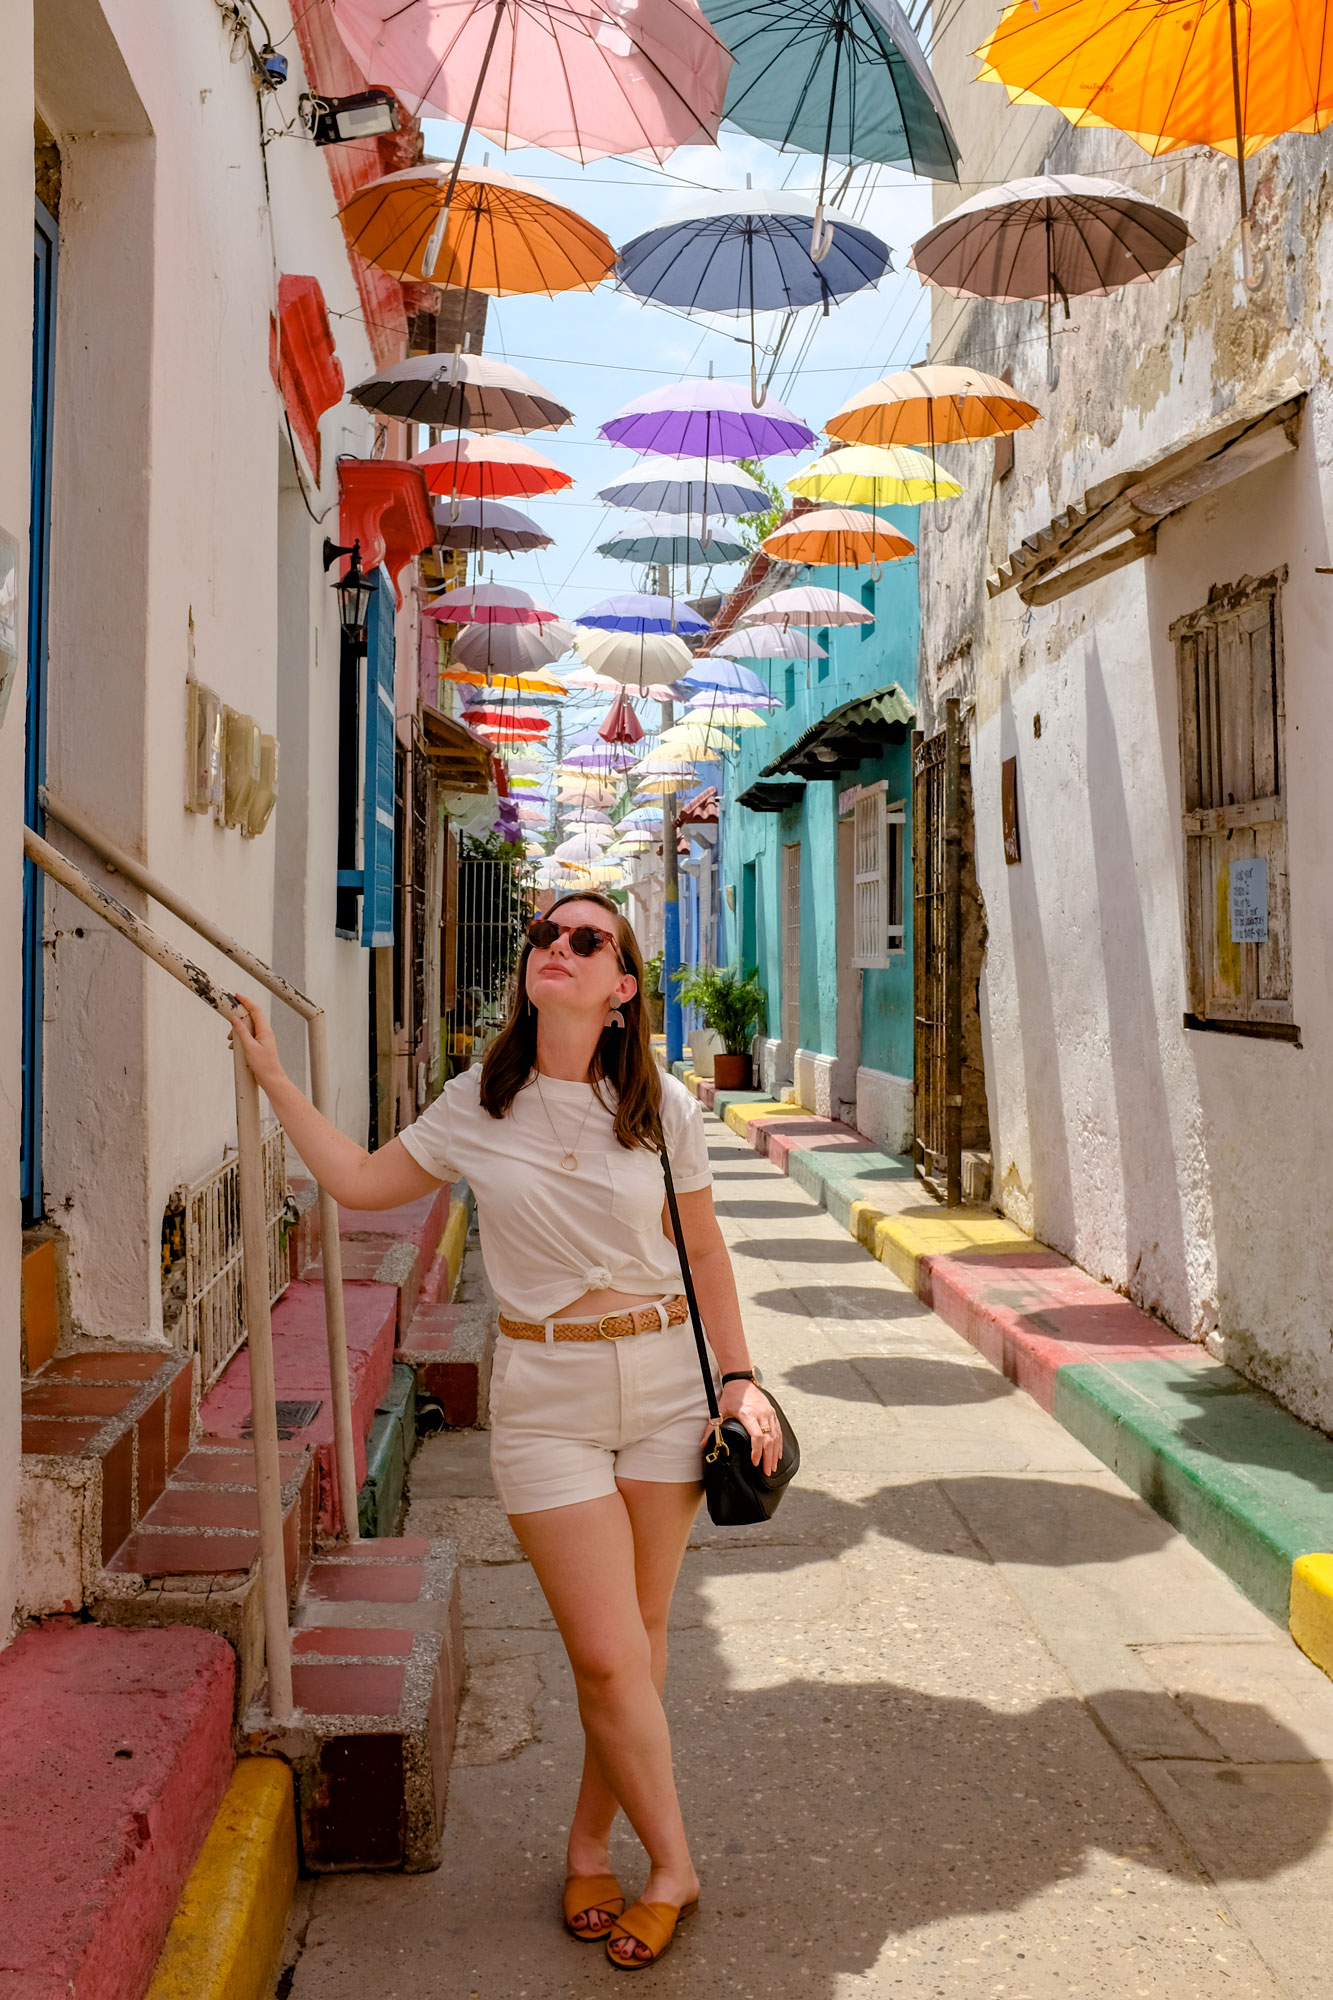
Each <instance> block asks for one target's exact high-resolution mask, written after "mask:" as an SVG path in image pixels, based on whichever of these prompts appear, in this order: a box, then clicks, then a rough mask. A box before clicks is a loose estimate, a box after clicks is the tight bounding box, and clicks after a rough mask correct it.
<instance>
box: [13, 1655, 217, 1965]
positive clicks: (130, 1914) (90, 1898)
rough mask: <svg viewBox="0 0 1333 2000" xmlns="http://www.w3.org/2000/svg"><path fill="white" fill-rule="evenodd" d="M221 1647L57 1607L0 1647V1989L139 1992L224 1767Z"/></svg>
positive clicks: (190, 1865) (210, 1812) (210, 1811)
mask: <svg viewBox="0 0 1333 2000" xmlns="http://www.w3.org/2000/svg"><path fill="white" fill-rule="evenodd" d="M233 1671H234V1669H233V1662H232V1654H231V1649H230V1648H229V1647H228V1646H227V1645H226V1644H225V1643H224V1642H223V1641H222V1640H221V1639H219V1638H218V1637H217V1636H216V1635H215V1634H213V1633H211V1632H193V1631H187V1630H184V1629H182V1628H176V1629H174V1630H171V1631H161V1632H110V1631H104V1630H102V1629H101V1628H99V1627H98V1626H96V1625H85V1624H82V1623H79V1622H75V1621H67V1620H57V1621H53V1622H51V1623H49V1624H46V1625H42V1626H39V1627H37V1628H35V1629H33V1630H30V1631H26V1632H20V1634H19V1635H18V1637H17V1638H16V1639H15V1640H14V1642H13V1644H12V1645H10V1646H9V1647H7V1648H6V1650H5V1651H4V1652H3V1653H0V1718H3V1720H2V1722H0V1992H3V1994H4V1996H5V2000H55V1996H56V1995H59V1994H78V1995H79V1996H80V2000H141V1996H142V1995H143V1993H144V1991H145V1989H146V1987H147V1985H148V1982H149V1979H150V1978H151V1976H152V1973H153V1968H154V1965H155V1963H156V1961H157V1957H158V1954H159V1952H160V1951H161V1949H162V1945H163V1942H164V1940H165V1938H166V1936H167V1933H168V1930H169V1928H170V1925H171V1922H172V1919H173V1916H174V1914H175V1911H176V1905H177V1901H178V1898H179V1897H180V1894H181V1890H182V1888H183V1887H184V1884H185V1882H186V1880H187V1878H188V1876H189V1874H190V1871H191V1869H192V1868H193V1866H194V1863H195V1860H196V1857H197V1856H198V1854H199V1852H200V1850H201V1848H202V1846H203V1843H204V1839H205V1836H206V1835H207V1833H208V1830H209V1827H210V1825H211V1824H212V1821H213V1818H214V1815H215V1813H216V1812H217V1809H218V1806H219V1804H220V1802H221V1800H222V1797H223V1795H224V1793H225V1791H226V1789H227V1785H228V1781H229V1779H230V1777H231V1772H232V1764H233V1758H232V1679H233Z"/></svg>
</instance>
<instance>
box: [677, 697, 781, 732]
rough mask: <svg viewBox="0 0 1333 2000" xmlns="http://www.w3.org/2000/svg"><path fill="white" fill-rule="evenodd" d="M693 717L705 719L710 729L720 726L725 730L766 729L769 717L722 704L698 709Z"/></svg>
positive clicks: (755, 710)
mask: <svg viewBox="0 0 1333 2000" xmlns="http://www.w3.org/2000/svg"><path fill="white" fill-rule="evenodd" d="M693 715H694V716H695V717H703V718H704V719H705V720H706V722H707V725H708V727H709V728H710V729H713V728H716V727H718V726H719V725H720V726H721V727H722V728H724V729H765V728H767V726H768V717H767V716H766V715H760V713H759V711H758V710H757V709H754V708H736V707H734V706H733V707H731V708H728V707H726V706H725V704H722V703H715V704H714V705H712V706H711V707H705V708H697V709H695V710H694V711H693ZM692 719H693V718H692Z"/></svg>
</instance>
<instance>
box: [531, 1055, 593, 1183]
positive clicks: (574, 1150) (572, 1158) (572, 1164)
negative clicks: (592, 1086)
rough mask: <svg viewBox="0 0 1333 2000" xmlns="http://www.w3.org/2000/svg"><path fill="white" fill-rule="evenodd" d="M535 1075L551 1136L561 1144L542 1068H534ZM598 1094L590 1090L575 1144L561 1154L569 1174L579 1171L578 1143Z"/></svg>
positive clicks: (562, 1165)
mask: <svg viewBox="0 0 1333 2000" xmlns="http://www.w3.org/2000/svg"><path fill="white" fill-rule="evenodd" d="M533 1075H534V1076H535V1077H536V1079H537V1095H538V1097H539V1098H540V1099H541V1107H542V1110H543V1111H544V1112H545V1113H546V1122H547V1124H548V1125H549V1126H550V1128H551V1137H552V1138H553V1139H554V1140H555V1143H556V1145H557V1146H559V1145H561V1144H562V1143H563V1142H562V1140H561V1138H560V1134H559V1133H558V1132H557V1131H556V1129H555V1120H554V1118H552V1116H551V1107H550V1105H549V1104H548V1103H547V1102H546V1093H545V1091H544V1090H543V1089H542V1073H541V1071H540V1070H534V1071H533ZM596 1095H597V1093H596V1091H592V1092H590V1094H589V1097H588V1102H587V1104H586V1105H585V1106H584V1110H583V1120H582V1123H581V1124H580V1126H579V1129H578V1131H577V1132H576V1133H575V1134H574V1144H573V1145H572V1146H571V1147H570V1148H569V1149H568V1151H567V1152H564V1153H562V1154H561V1156H560V1166H561V1169H562V1170H563V1172H565V1173H567V1174H576V1173H577V1172H578V1168H579V1155H578V1145H579V1141H580V1139H581V1138H582V1137H583V1127H584V1125H586V1124H587V1122H588V1113H589V1112H590V1111H591V1110H592V1100H593V1098H594V1097H595V1096H596Z"/></svg>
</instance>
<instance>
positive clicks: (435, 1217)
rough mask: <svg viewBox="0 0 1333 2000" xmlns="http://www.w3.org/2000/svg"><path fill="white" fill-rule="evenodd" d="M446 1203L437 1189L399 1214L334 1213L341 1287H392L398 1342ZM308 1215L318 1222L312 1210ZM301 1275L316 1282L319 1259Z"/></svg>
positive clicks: (396, 1210) (372, 1211)
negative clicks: (336, 1215) (340, 1263)
mask: <svg viewBox="0 0 1333 2000" xmlns="http://www.w3.org/2000/svg"><path fill="white" fill-rule="evenodd" d="M449 1199H450V1197H449V1189H448V1188H447V1187H441V1188H437V1189H436V1191H435V1193H434V1194H426V1195H422V1196H421V1197H420V1199H419V1200H417V1201H409V1202H404V1203H403V1205H402V1207H401V1208H386V1209H365V1210H362V1209H354V1208H340V1209H339V1210H338V1234H339V1236H340V1238H341V1239H342V1273H343V1283H344V1285H347V1286H353V1285H392V1286H393V1287H394V1290H395V1291H396V1293H397V1295H398V1305H397V1321H396V1331H397V1333H398V1335H399V1336H400V1337H401V1335H402V1332H403V1330H404V1329H405V1328H406V1327H407V1325H408V1324H409V1322H410V1321H411V1318H412V1314H413V1311H414V1310H415V1308H416V1303H417V1299H418V1297H419V1296H420V1292H421V1286H422V1281H423V1279H424V1278H425V1275H426V1272H427V1271H428V1270H429V1268H430V1265H431V1261H432V1259H433V1258H434V1256H435V1254H436V1252H437V1251H438V1249H439V1247H440V1241H441V1238H442V1237H443V1235H444V1233H445V1227H446V1224H447V1221H448V1216H449ZM311 1212H312V1213H313V1214H314V1215H315V1216H316V1217H318V1213H319V1211H318V1208H317V1207H316V1208H315V1209H314V1210H312V1211H311ZM316 1228H317V1225H316ZM302 1275H303V1276H304V1277H305V1278H308V1279H312V1280H321V1281H322V1279H323V1275H324V1264H323V1258H322V1254H317V1255H316V1256H315V1257H314V1259H313V1261H312V1262H311V1263H310V1264H308V1265H307V1266H306V1268H305V1270H304V1272H303V1273H302Z"/></svg>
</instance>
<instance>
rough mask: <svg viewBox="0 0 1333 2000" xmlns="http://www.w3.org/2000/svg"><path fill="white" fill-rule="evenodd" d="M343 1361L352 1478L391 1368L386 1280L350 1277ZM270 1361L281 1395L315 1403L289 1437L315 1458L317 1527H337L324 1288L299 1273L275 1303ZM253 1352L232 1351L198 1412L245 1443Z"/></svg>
mask: <svg viewBox="0 0 1333 2000" xmlns="http://www.w3.org/2000/svg"><path fill="white" fill-rule="evenodd" d="M344 1289H345V1297H346V1303H347V1368H348V1375H349V1378H350V1381H351V1389H352V1423H353V1429H354V1432H355V1440H356V1483H357V1485H358V1487H359V1486H360V1485H361V1483H362V1481H363V1480H364V1479H365V1476H366V1451H365V1443H366V1439H367V1437H368V1436H369V1435H370V1429H371V1425H372V1424H373V1423H374V1421H375V1412H376V1411H377V1410H378V1408H379V1406H380V1404H381V1402H382V1401H383V1399H384V1395H385V1392H386V1390H387V1389H388V1386H389V1378H390V1376H391V1374H392V1372H393V1350H394V1338H395V1334H396V1332H397V1326H398V1293H397V1291H396V1290H395V1288H394V1287H393V1286H391V1285H382V1284H361V1283H352V1284H348V1285H347V1286H346V1287H345V1288H344ZM273 1367H274V1374H275V1377H276V1381H277V1393H278V1399H279V1401H280V1402H309V1403H315V1404H317V1405H318V1407H317V1409H316V1410H315V1413H314V1415H313V1416H312V1417H311V1419H310V1421H309V1422H308V1423H306V1424H303V1425H302V1426H300V1428H298V1429H294V1430H293V1431H292V1433H291V1435H290V1438H289V1439H288V1440H287V1441H288V1442H289V1443H291V1444H292V1445H294V1446H297V1447H302V1446H307V1445H308V1446H309V1447H311V1449H312V1450H313V1451H314V1454H315V1457H316V1459H317V1461H318V1464H319V1533H320V1534H321V1535H322V1536H326V1537H329V1538H332V1537H333V1536H335V1535H337V1534H338V1533H339V1532H340V1530H341V1514H340V1508H339V1502H338V1482H337V1480H336V1478H335V1476H334V1449H333V1405H332V1402H331V1400H330V1397H329V1349H328V1335H327V1331H326V1328H325V1323H324V1288H323V1285H322V1284H319V1283H315V1282H313V1281H311V1280H310V1279H303V1280H301V1281H299V1282H298V1283H296V1284H292V1285H289V1286H288V1288H287V1290H286V1292H285V1293H284V1294H283V1296H282V1297H281V1298H280V1299H279V1300H278V1303H277V1304H276V1305H275V1306H274V1308H273ZM250 1406H251V1397H250V1355H249V1351H248V1349H246V1348H244V1347H243V1348H242V1349H241V1350H240V1352H239V1353H238V1354H237V1355H235V1356H234V1357H233V1359H232V1360H231V1361H230V1362H229V1363H228V1364H227V1367H226V1368H225V1369H224V1370H223V1372H222V1375H221V1376H220V1378H219V1379H218V1381H217V1382H216V1383H215V1384H214V1386H213V1387H212V1388H211V1389H210V1390H209V1392H208V1394H207V1396H206V1397H205V1398H204V1401H203V1403H202V1405H201V1406H200V1413H199V1414H200V1418H201V1420H202V1422H203V1425H204V1428H205V1429H206V1430H207V1431H208V1433H209V1434H210V1435H211V1436H212V1437H214V1438H217V1439H220V1440H222V1439H225V1440H230V1441H234V1442H235V1443H238V1444H239V1443H245V1444H246V1445H247V1446H248V1440H247V1439H246V1438H245V1430H246V1426H247V1425H248V1423H249V1421H250Z"/></svg>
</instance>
